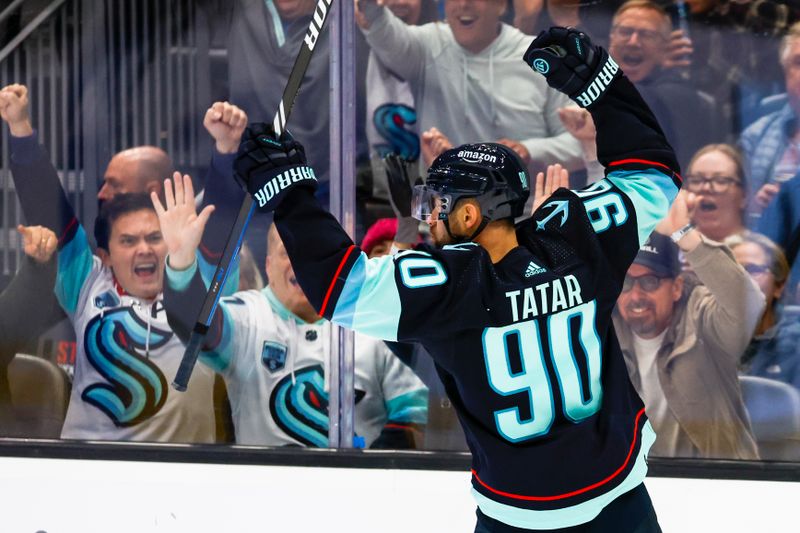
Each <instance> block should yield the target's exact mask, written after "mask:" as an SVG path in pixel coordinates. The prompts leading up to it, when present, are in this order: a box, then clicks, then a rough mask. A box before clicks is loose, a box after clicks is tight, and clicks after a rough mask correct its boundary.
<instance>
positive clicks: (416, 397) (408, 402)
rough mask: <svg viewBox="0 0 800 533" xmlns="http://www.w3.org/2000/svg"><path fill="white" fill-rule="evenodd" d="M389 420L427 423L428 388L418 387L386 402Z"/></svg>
mask: <svg viewBox="0 0 800 533" xmlns="http://www.w3.org/2000/svg"><path fill="white" fill-rule="evenodd" d="M386 412H387V413H388V417H389V420H394V421H396V422H411V423H414V424H425V423H427V422H428V390H427V389H418V390H415V391H411V392H409V393H406V394H403V395H402V396H398V397H397V398H392V399H391V400H389V401H388V402H386Z"/></svg>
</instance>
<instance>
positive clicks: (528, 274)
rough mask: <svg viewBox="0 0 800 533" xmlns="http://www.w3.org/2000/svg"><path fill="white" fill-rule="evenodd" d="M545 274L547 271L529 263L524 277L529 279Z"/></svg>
mask: <svg viewBox="0 0 800 533" xmlns="http://www.w3.org/2000/svg"><path fill="white" fill-rule="evenodd" d="M545 272H547V271H546V270H545V269H544V268H542V267H540V266H539V265H537V264H536V263H535V262H533V261H531V262H530V263H529V264H528V268H526V269H525V277H526V278H529V277H531V276H535V275H536V274H544V273H545Z"/></svg>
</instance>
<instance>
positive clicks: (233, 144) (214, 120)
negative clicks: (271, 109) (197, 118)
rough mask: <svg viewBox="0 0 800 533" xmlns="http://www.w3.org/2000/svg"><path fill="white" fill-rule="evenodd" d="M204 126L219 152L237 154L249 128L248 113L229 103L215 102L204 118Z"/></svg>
mask: <svg viewBox="0 0 800 533" xmlns="http://www.w3.org/2000/svg"><path fill="white" fill-rule="evenodd" d="M203 126H205V128H206V131H208V133H209V134H210V135H211V137H213V138H214V142H215V146H216V148H217V152H219V153H221V154H235V153H236V150H238V149H239V142H240V141H241V140H242V133H243V132H244V129H245V127H247V113H245V112H244V110H242V109H241V108H239V107H237V106H235V105H233V104H231V103H228V102H214V103H213V104H211V107H209V108H208V111H206V115H205V117H203Z"/></svg>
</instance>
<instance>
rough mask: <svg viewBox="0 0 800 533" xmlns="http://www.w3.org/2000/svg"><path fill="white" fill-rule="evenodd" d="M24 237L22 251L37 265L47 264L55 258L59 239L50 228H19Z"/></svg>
mask: <svg viewBox="0 0 800 533" xmlns="http://www.w3.org/2000/svg"><path fill="white" fill-rule="evenodd" d="M17 231H18V232H19V234H20V235H22V249H23V251H24V252H25V255H27V256H28V257H30V258H31V259H33V260H34V261H36V262H37V263H46V262H48V261H50V259H51V258H52V257H53V253H54V252H55V251H56V247H57V245H58V238H57V237H56V234H55V233H54V232H53V230H51V229H50V228H45V227H44V226H23V225H21V224H20V225H19V226H17Z"/></svg>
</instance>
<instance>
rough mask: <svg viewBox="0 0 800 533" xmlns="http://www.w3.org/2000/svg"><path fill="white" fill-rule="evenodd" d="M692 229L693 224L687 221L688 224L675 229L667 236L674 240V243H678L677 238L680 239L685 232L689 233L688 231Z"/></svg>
mask: <svg viewBox="0 0 800 533" xmlns="http://www.w3.org/2000/svg"><path fill="white" fill-rule="evenodd" d="M693 229H694V224H692V223H691V222H689V223H688V224H686V225H685V226H684V227H682V228H680V229H677V230H675V231H674V232H672V235H670V236H669V238H670V239H672V242H674V243H675V244H678V241H679V240H681V239H683V237H684V236H685V235H686V234H687V233H689V232H690V231H692V230H693Z"/></svg>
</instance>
